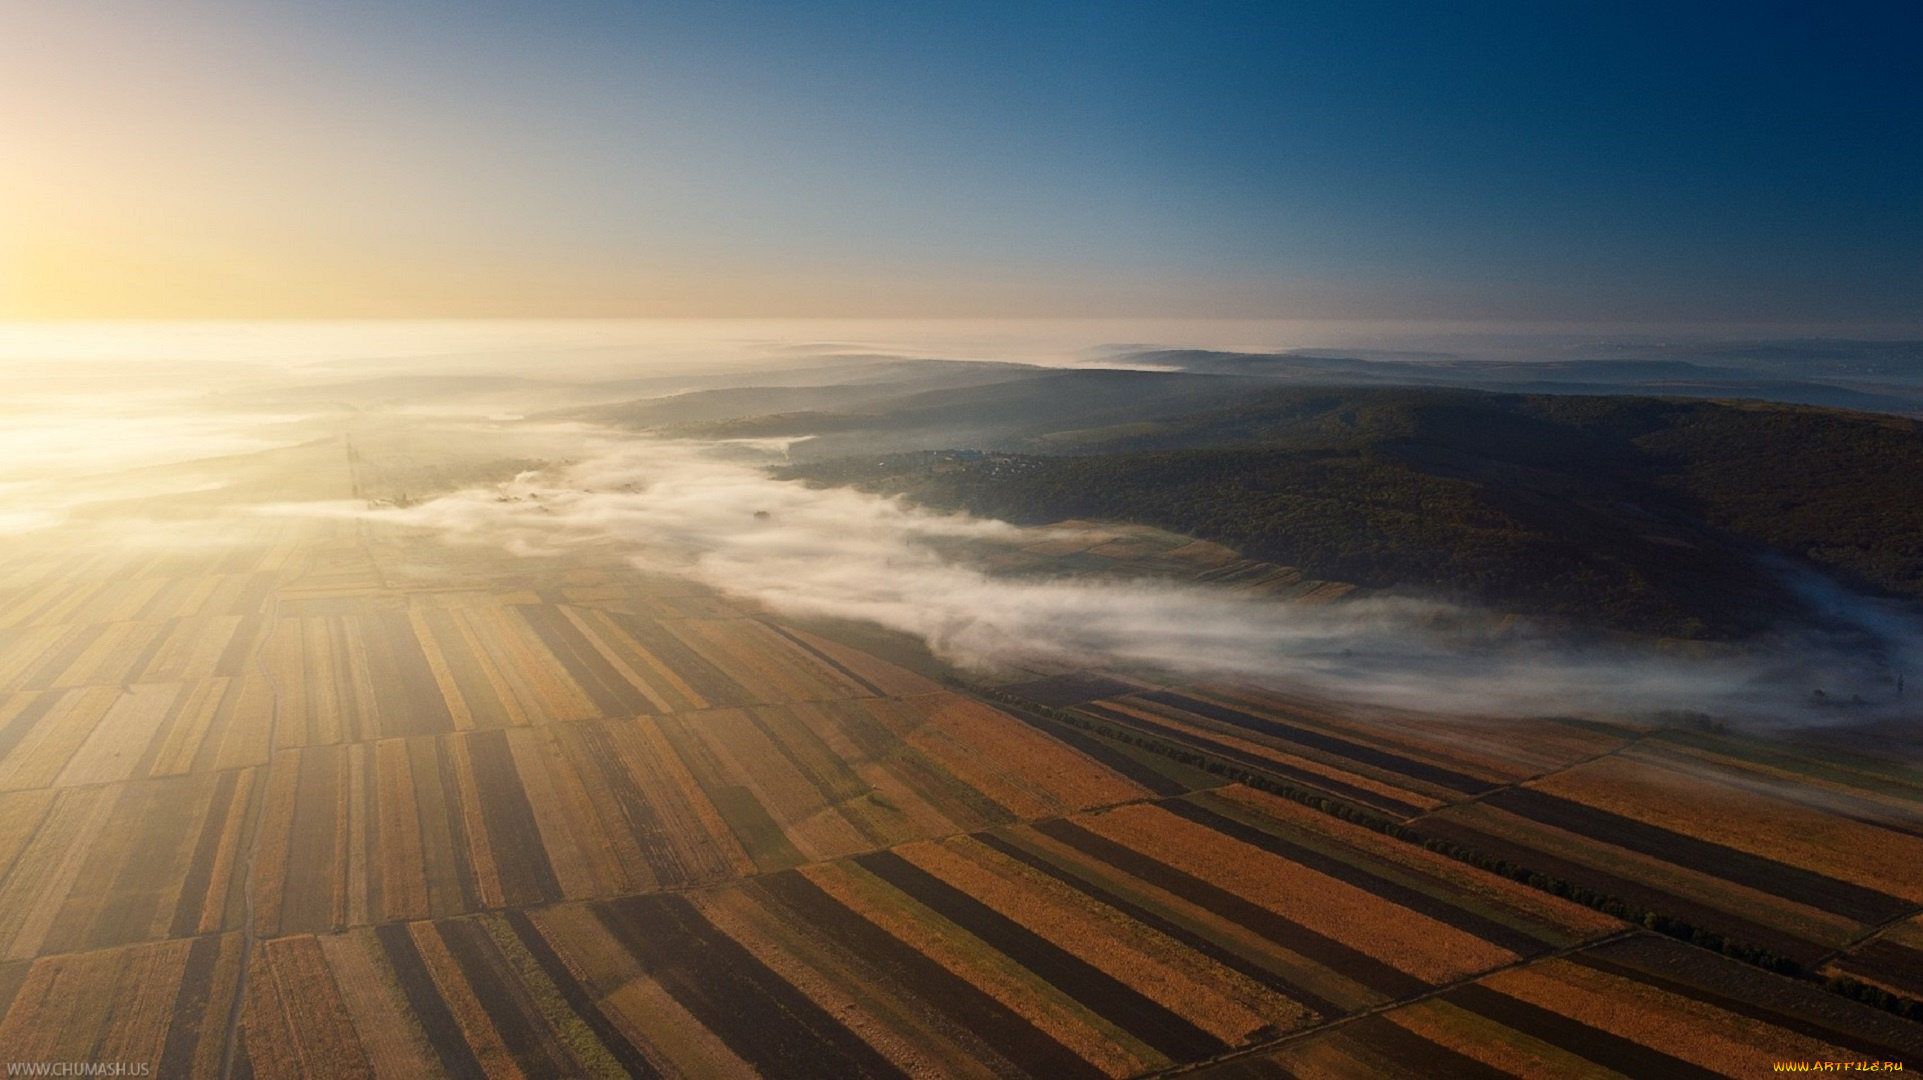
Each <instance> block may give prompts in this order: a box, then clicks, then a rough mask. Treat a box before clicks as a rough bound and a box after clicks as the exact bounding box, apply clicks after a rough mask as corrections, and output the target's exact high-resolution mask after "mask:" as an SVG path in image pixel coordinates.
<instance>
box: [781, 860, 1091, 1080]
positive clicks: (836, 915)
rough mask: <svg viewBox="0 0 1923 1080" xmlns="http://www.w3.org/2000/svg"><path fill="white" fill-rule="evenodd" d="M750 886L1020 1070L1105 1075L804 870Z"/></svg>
mask: <svg viewBox="0 0 1923 1080" xmlns="http://www.w3.org/2000/svg"><path fill="white" fill-rule="evenodd" d="M751 888H753V889H756V890H759V891H761V892H762V893H764V894H765V895H767V896H768V897H770V898H772V899H773V900H774V902H775V903H778V904H780V905H781V906H782V907H784V908H786V909H787V910H788V911H790V912H792V913H793V914H794V916H795V918H796V920H797V921H798V923H799V924H800V925H801V926H803V927H805V928H806V929H807V930H808V931H810V932H812V933H816V934H820V935H822V936H823V937H825V938H826V939H828V940H829V941H831V942H833V943H834V944H835V945H837V946H839V947H840V948H841V949H844V950H846V951H847V952H849V953H851V954H853V955H855V956H857V957H859V958H860V959H861V960H862V962H863V963H864V964H865V965H866V966H868V967H870V968H872V969H874V970H876V971H878V972H880V973H881V975H882V976H883V977H884V978H885V979H886V980H887V981H888V982H890V983H892V984H894V986H895V987H896V988H897V990H896V992H897V993H899V994H902V995H903V996H912V997H916V998H920V999H921V1000H922V1001H925V1002H927V1003H928V1004H929V1005H930V1006H931V1008H932V1009H933V1010H934V1011H936V1012H939V1013H940V1014H942V1015H943V1016H945V1017H947V1018H948V1019H949V1020H950V1021H952V1022H953V1023H955V1024H958V1025H960V1026H961V1027H962V1028H963V1029H965V1030H966V1031H968V1032H969V1033H971V1034H973V1035H974V1036H975V1037H976V1038H978V1039H980V1040H981V1041H982V1042H983V1043H984V1044H986V1045H987V1046H988V1047H989V1048H991V1049H992V1051H993V1052H994V1053H997V1054H1000V1055H1002V1056H1003V1057H1006V1058H1007V1059H1008V1060H1009V1062H1010V1063H1011V1064H1013V1065H1015V1066H1016V1067H1017V1068H1020V1069H1022V1070H1023V1071H1025V1072H1028V1073H1032V1074H1033V1075H1035V1076H1044V1077H1062V1078H1063V1080H1098V1078H1100V1077H1102V1076H1104V1075H1105V1074H1104V1073H1103V1072H1102V1071H1101V1070H1100V1069H1098V1068H1096V1067H1095V1066H1094V1065H1092V1064H1090V1063H1089V1062H1087V1061H1085V1060H1083V1059H1082V1057H1081V1056H1080V1055H1079V1054H1076V1053H1075V1052H1074V1051H1072V1050H1070V1049H1069V1048H1067V1047H1066V1046H1063V1045H1062V1044H1061V1043H1059V1042H1057V1041H1055V1039H1054V1038H1053V1037H1052V1036H1050V1035H1049V1034H1048V1033H1047V1032H1045V1031H1043V1030H1041V1029H1040V1028H1038V1027H1036V1026H1035V1025H1034V1024H1032V1023H1030V1022H1029V1021H1028V1020H1027V1019H1026V1018H1024V1017H1023V1016H1022V1015H1021V1014H1020V1013H1018V1012H1016V1011H1015V1010H1013V1009H1011V1008H1009V1007H1008V1006H1006V1005H1004V1004H1002V1003H1001V1002H1000V1001H998V1000H996V999H995V998H994V997H993V996H991V995H990V994H988V993H987V992H986V991H984V990H982V989H981V988H979V987H977V986H976V985H975V984H973V983H971V982H969V981H968V980H967V979H964V978H962V977H961V976H960V975H957V974H955V973H954V972H952V971H950V970H948V969H947V968H945V967H943V966H942V965H941V964H940V963H939V962H938V961H936V960H935V959H934V958H932V957H930V956H928V955H927V954H926V953H923V952H921V951H920V950H918V949H916V948H915V947H914V946H912V945H909V944H907V943H906V942H904V941H902V940H901V939H899V938H897V937H895V936H894V935H893V934H890V933H889V932H888V931H886V930H883V929H882V928H881V927H879V926H877V925H875V924H874V923H872V922H869V921H868V920H867V919H865V918H863V917H862V916H861V915H859V914H857V913H856V912H855V911H853V910H851V909H849V908H848V907H847V906H846V905H844V904H842V902H841V901H839V900H836V899H835V898H834V897H832V896H829V895H828V894H827V893H826V892H825V891H823V890H822V888H821V887H820V886H819V885H816V884H815V883H814V882H812V881H810V880H808V878H806V877H805V876H803V875H802V874H800V873H799V872H797V871H794V870H785V871H782V872H781V873H778V874H772V875H769V876H768V877H765V878H760V879H758V880H757V881H756V882H755V883H754V884H753V885H752V886H751Z"/></svg>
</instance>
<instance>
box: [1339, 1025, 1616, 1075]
mask: <svg viewBox="0 0 1923 1080" xmlns="http://www.w3.org/2000/svg"><path fill="white" fill-rule="evenodd" d="M1339 1037H1340V1038H1341V1039H1343V1040H1344V1041H1346V1042H1352V1043H1356V1044H1358V1045H1360V1046H1361V1048H1362V1050H1363V1052H1364V1053H1366V1054H1369V1055H1371V1056H1373V1057H1377V1058H1380V1059H1383V1060H1384V1061H1385V1063H1386V1064H1388V1065H1390V1066H1391V1067H1392V1068H1393V1067H1398V1066H1399V1067H1401V1068H1406V1069H1413V1070H1420V1074H1421V1075H1423V1076H1440V1077H1448V1080H1513V1077H1512V1075H1511V1074H1510V1073H1507V1072H1505V1071H1503V1070H1501V1069H1498V1068H1496V1067H1495V1066H1494V1065H1490V1064H1488V1063H1487V1062H1483V1061H1480V1060H1478V1059H1476V1058H1472V1057H1470V1056H1469V1055H1467V1054H1465V1053H1463V1052H1461V1051H1460V1050H1455V1049H1452V1048H1450V1047H1447V1046H1444V1045H1442V1044H1441V1043H1438V1042H1435V1041H1434V1040H1432V1039H1428V1038H1425V1037H1424V1036H1421V1035H1418V1034H1416V1033H1415V1032H1413V1031H1410V1030H1409V1029H1408V1028H1405V1027H1403V1026H1402V1025H1401V1024H1398V1023H1396V1022H1395V1021H1393V1020H1390V1019H1389V1018H1388V1017H1387V1016H1384V1015H1382V1014H1380V1013H1378V1014H1376V1015H1374V1016H1365V1017H1362V1018H1361V1019H1359V1020H1357V1021H1355V1022H1354V1023H1352V1024H1344V1025H1343V1026H1342V1028H1341V1030H1340V1032H1339ZM1650 1080H1654V1078H1653V1077H1652V1078H1650Z"/></svg>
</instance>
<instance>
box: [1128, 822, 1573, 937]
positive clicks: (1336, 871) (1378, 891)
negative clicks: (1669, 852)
mask: <svg viewBox="0 0 1923 1080" xmlns="http://www.w3.org/2000/svg"><path fill="white" fill-rule="evenodd" d="M1158 805H1160V806H1161V808H1162V809H1164V810H1167V811H1168V812H1169V813H1171V814H1177V815H1179V816H1181V817H1185V818H1187V819H1189V820H1190V821H1193V822H1195V823H1196V824H1198V825H1205V826H1207V827H1209V828H1211V829H1214V830H1215V831H1216V832H1219V833H1221V834H1222V835H1224V836H1230V837H1233V838H1235V839H1237V840H1240V841H1242V842H1243V843H1245V844H1249V845H1252V846H1254V847H1259V848H1261V849H1262V850H1263V851H1266V852H1268V853H1270V854H1271V855H1279V856H1281V857H1282V858H1284V859H1287V860H1289V861H1290V862H1292V863H1299V864H1301V865H1303V866H1306V867H1308V868H1309V869H1311V870H1314V871H1316V872H1317V873H1320V874H1327V875H1328V876H1329V877H1332V878H1335V879H1336V880H1337V881H1343V882H1347V883H1348V884H1350V885H1354V886H1355V887H1356V888H1358V889H1361V890H1363V891H1365V892H1368V893H1372V894H1374V895H1376V896H1380V897H1381V898H1383V899H1384V900H1387V901H1389V902H1390V903H1393V904H1397V905H1400V906H1402V907H1405V908H1408V909H1409V910H1411V911H1414V912H1418V913H1420V914H1423V915H1427V916H1428V917H1429V918H1431V919H1434V920H1436V921H1437V922H1439V923H1444V924H1446V925H1448V926H1452V927H1454V928H1455V929H1457V930H1460V931H1462V932H1463V933H1465V934H1473V935H1475V936H1476V937H1479V938H1481V939H1483V940H1484V941H1487V942H1489V943H1490V944H1492V945H1496V946H1499V947H1501V948H1504V949H1507V950H1509V951H1510V952H1512V953H1515V954H1516V955H1517V956H1533V955H1535V954H1537V953H1541V952H1547V951H1548V949H1549V946H1548V945H1547V944H1545V943H1544V942H1543V941H1541V940H1539V939H1537V938H1534V937H1531V936H1529V935H1528V934H1527V933H1525V932H1523V931H1521V930H1518V929H1516V928H1515V927H1513V926H1510V925H1508V924H1507V923H1501V922H1497V921H1496V920H1494V919H1489V918H1484V917H1483V916H1481V915H1478V914H1476V913H1475V912H1473V911H1467V910H1464V909H1463V908H1459V907H1457V906H1456V905H1454V904H1451V903H1449V902H1448V901H1447V900H1444V899H1441V898H1440V897H1436V896H1431V895H1430V894H1428V893H1426V892H1423V891H1422V890H1420V889H1417V888H1414V887H1412V886H1408V885H1404V884H1402V883H1401V882H1398V881H1392V880H1390V879H1389V878H1386V877H1383V876H1381V875H1380V874H1377V873H1374V872H1373V871H1370V870H1367V869H1364V868H1363V867H1360V866H1357V865H1355V864H1353V863H1349V862H1344V861H1343V860H1342V859H1339V858H1337V857H1335V856H1333V855H1326V854H1324V853H1322V852H1320V851H1316V850H1314V849H1313V848H1307V847H1304V846H1302V845H1301V844H1297V843H1293V842H1291V841H1288V840H1284V839H1283V838H1281V837H1279V836H1276V835H1274V834H1272V833H1267V832H1264V831H1262V830H1261V829H1258V828H1256V827H1255V826H1253V825H1249V824H1246V823H1244V822H1241V821H1237V820H1236V819H1234V818H1232V817H1229V816H1227V815H1225V814H1218V813H1216V812H1215V811H1213V810H1210V809H1208V808H1207V807H1203V806H1197V805H1196V804H1194V803H1192V802H1189V801H1187V800H1185V799H1172V800H1170V801H1168V802H1165V803H1160V804H1158Z"/></svg>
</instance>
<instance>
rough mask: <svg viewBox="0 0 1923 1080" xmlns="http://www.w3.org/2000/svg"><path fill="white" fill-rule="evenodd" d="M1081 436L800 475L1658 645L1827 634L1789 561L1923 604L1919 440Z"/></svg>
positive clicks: (1459, 411) (1540, 426)
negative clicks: (1108, 524)
mask: <svg viewBox="0 0 1923 1080" xmlns="http://www.w3.org/2000/svg"><path fill="white" fill-rule="evenodd" d="M1079 437H1080V443H1079V447H1078V448H1079V449H1081V450H1082V451H1084V452H1082V453H1078V454H1075V455H1072V456H1068V455H1039V454H1012V453H994V452H990V453H984V454H973V453H960V454H957V453H943V452H931V453H920V454H897V455H888V456H882V457H864V458H859V459H849V460H846V461H839V462H830V463H824V464H818V465H808V466H800V467H797V468H795V469H794V470H792V475H795V476H798V477H801V478H804V479H809V480H813V481H816V482H833V483H856V484H859V485H861V486H863V487H866V488H869V489H871V490H881V491H891V492H903V493H906V494H908V495H910V496H911V497H913V498H915V499H917V500H920V501H922V502H925V503H928V504H931V505H935V506H942V507H958V508H966V509H969V510H971V511H974V512H976V513H981V514H987V515H993V516H996V517H1003V518H1007V519H1009V520H1013V521H1018V522H1025V523H1036V522H1046V521H1054V520H1061V519H1065V518H1098V519H1111V520H1120V521H1130V522H1138V523H1142V524H1149V525H1154V526H1157V527H1160V528H1166V529H1172V530H1177V531H1181V532H1186V533H1189V534H1192V535H1195V536H1200V537H1203V538H1205V539H1210V540H1215V541H1218V542H1221V543H1225V544H1229V545H1232V546H1234V547H1236V548H1238V549H1240V550H1242V551H1243V552H1245V553H1246V554H1248V555H1251V556H1253V557H1256V558H1261V559H1266V560H1270V561H1275V562H1281V563H1287V564H1290V565H1294V566H1298V567H1300V568H1302V569H1303V571H1304V572H1305V573H1308V574H1310V575H1312V576H1316V577H1322V578H1331V579H1336V580H1344V581H1353V582H1356V583H1358V584H1361V585H1365V586H1369V587H1375V588H1388V587H1398V588H1405V589H1406V588H1414V589H1419V590H1428V591H1432V592H1437V593H1440V594H1443V595H1447V596H1451V597H1456V598H1461V599H1467V600H1473V601H1476V602H1479V603H1485V604H1490V605H1494V606H1497V607H1500V608H1502V609H1503V610H1510V611H1518V612H1524V613H1528V614H1534V615H1546V616H1562V617H1568V618H1571V619H1574V620H1577V621H1580V622H1586V623H1594V624H1599V625H1604V626H1608V627H1612V628H1617V629H1624V630H1633V631H1638V632H1645V633H1658V634H1667V635H1676V636H1683V637H1730V636H1739V635H1742V634H1745V633H1750V632H1754V631H1757V630H1760V629H1762V628H1764V627H1766V626H1769V625H1773V624H1775V623H1777V622H1778V621H1780V620H1781V619H1782V618H1784V617H1785V616H1792V615H1796V614H1799V613H1802V614H1807V612H1806V611H1805V610H1804V609H1805V608H1806V607H1807V605H1806V603H1805V602H1804V601H1803V600H1802V599H1801V598H1799V596H1798V595H1796V593H1795V591H1794V590H1793V588H1792V587H1791V585H1790V584H1789V581H1788V578H1787V576H1786V575H1785V574H1784V573H1783V572H1782V562H1786V563H1789V564H1796V563H1801V564H1804V565H1807V566H1809V567H1813V568H1816V569H1819V570H1821V571H1824V572H1825V573H1828V574H1830V575H1832V576H1835V577H1838V578H1841V579H1843V580H1844V581H1846V582H1848V583H1850V584H1852V585H1855V586H1857V587H1860V588H1864V589H1867V590H1870V591H1874V592H1878V593H1882V594H1887V595H1893V596H1904V597H1912V598H1915V597H1919V596H1923V428H1919V425H1918V424H1917V423H1915V422H1914V421H1910V420H1906V419H1901V418H1895V417H1889V416H1877V415H1871V414H1863V413H1849V412H1840V411H1835V410H1826V409H1816V408H1806V407H1797V406H1781V405H1762V404H1753V403H1741V404H1735V403H1724V402H1708V401H1681V400H1669V399H1657V398H1637V397H1575V396H1533V395H1530V396H1525V395H1507V394H1487V393H1477V392H1470V391H1456V390H1420V389H1418V390H1407V389H1379V390H1378V389H1366V390H1290V391H1280V392H1274V393H1270V394H1264V395H1260V396H1256V397H1251V398H1250V399H1248V400H1246V401H1244V402H1242V403H1240V404H1237V405H1235V406H1233V407H1230V408H1223V409H1215V410H1209V411H1206V412H1200V413H1196V414H1192V415H1190V416H1187V417H1184V418H1182V419H1181V420H1180V421H1179V422H1173V423H1170V422H1164V423H1160V424H1155V425H1133V426H1131V427H1129V428H1126V429H1119V430H1117V431H1115V432H1114V433H1113V436H1112V437H1104V435H1103V434H1102V433H1100V432H1083V433H1079ZM1771 555H1775V556H1780V557H1781V560H1782V562H1777V563H1773V562H1772V560H1771V559H1770V558H1769V556H1771Z"/></svg>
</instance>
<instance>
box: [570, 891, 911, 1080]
mask: <svg viewBox="0 0 1923 1080" xmlns="http://www.w3.org/2000/svg"><path fill="white" fill-rule="evenodd" d="M590 910H592V911H593V912H594V914H595V916H596V917H597V918H599V919H600V920H601V925H603V926H605V927H606V928H607V929H608V932H609V933H610V934H612V935H613V936H614V939H615V940H616V941H618V942H620V944H621V947H622V949H624V950H625V951H626V952H627V953H628V955H629V956H632V957H633V958H634V959H635V961H636V962H637V963H639V964H640V965H641V969H642V970H643V971H645V972H647V974H648V975H649V976H650V977H651V978H653V979H654V981H655V982H656V983H658V984H660V986H661V988H662V989H663V990H666V991H667V992H668V994H669V996H671V997H673V998H674V999H675V1001H677V1002H679V1003H680V1005H681V1007H682V1008H684V1009H686V1010H687V1011H688V1013H689V1014H690V1015H692V1016H693V1017H694V1018H695V1020H696V1021H697V1022H698V1023H700V1024H701V1026H703V1027H705V1028H707V1029H708V1030H709V1031H711V1032H713V1033H714V1034H715V1035H716V1036H717V1037H719V1038H720V1039H721V1041H722V1042H724V1043H726V1044H727V1046H728V1049H729V1050H731V1051H733V1052H734V1053H735V1054H736V1055H738V1056H739V1057H740V1058H741V1059H742V1060H744V1061H746V1062H747V1063H748V1064H749V1065H750V1066H752V1067H754V1068H755V1069H756V1070H758V1071H759V1072H761V1073H762V1074H763V1075H764V1076H832V1077H837V1078H840V1077H850V1078H852V1077H864V1076H874V1077H890V1078H896V1080H907V1074H906V1073H904V1072H902V1071H901V1069H900V1068H898V1067H896V1065H895V1064H894V1063H893V1062H891V1061H889V1060H888V1059H887V1058H885V1057H883V1056H882V1055H881V1054H880V1052H879V1051H877V1050H876V1049H875V1048H874V1047H872V1046H870V1045H868V1044H867V1043H866V1042H864V1041H862V1039H861V1038H860V1037H859V1036H857V1035H856V1034H855V1033H854V1032H852V1031H850V1030H848V1028H847V1027H845V1026H843V1025H842V1024H841V1023H840V1022H839V1021H837V1020H836V1019H835V1018H834V1017H833V1016H830V1015H829V1014H828V1011H827V1010H826V1009H824V1008H822V1007H821V1006H820V1005H819V1004H816V1002H815V1001H814V1000H813V999H812V998H809V997H808V996H807V995H806V994H804V993H802V992H801V991H800V990H799V989H797V988H796V987H794V986H792V985H790V984H789V983H788V982H787V981H786V980H784V979H782V978H781V977H780V976H779V975H776V974H775V973H774V972H773V971H771V970H769V968H768V966H767V965H766V964H763V963H762V962H761V961H760V960H759V959H757V958H756V957H755V955H754V954H753V953H751V952H749V951H748V950H747V949H746V948H744V947H743V946H742V945H741V943H740V942H737V941H735V940H734V939H733V938H731V937H729V936H727V935H726V934H724V933H722V932H721V931H719V930H717V929H715V927H714V924H712V923H710V922H709V921H708V920H707V918H706V917H705V916H703V915H702V914H701V912H700V911H699V910H697V909H696V908H695V906H694V905H693V904H692V903H690V902H689V901H688V900H687V899H686V898H685V897H681V896H676V895H669V894H657V895H653V896H637V897H630V898H627V899H622V900H606V901H602V902H600V903H596V904H594V905H592V906H591V909H590Z"/></svg>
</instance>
